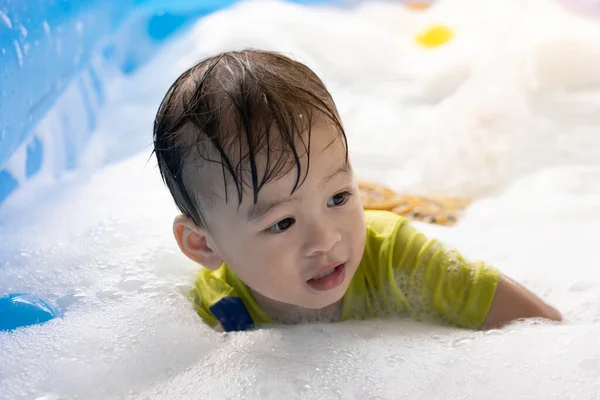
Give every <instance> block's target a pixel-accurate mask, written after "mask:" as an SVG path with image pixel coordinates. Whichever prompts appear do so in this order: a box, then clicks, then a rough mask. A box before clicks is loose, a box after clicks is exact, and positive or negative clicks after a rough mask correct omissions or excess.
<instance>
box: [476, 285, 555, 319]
mask: <svg viewBox="0 0 600 400" xmlns="http://www.w3.org/2000/svg"><path fill="white" fill-rule="evenodd" d="M519 318H546V319H549V320H552V321H562V315H561V314H560V312H558V310H556V309H555V308H554V307H552V306H550V305H548V304H546V303H545V302H544V301H543V300H542V299H540V298H539V297H537V296H536V295H535V294H533V293H531V292H530V291H529V290H527V289H526V288H524V287H523V286H521V285H520V284H518V283H517V282H515V281H513V280H512V279H510V278H508V277H506V276H501V277H500V281H499V282H498V286H497V287H496V294H495V295H494V300H492V305H491V306H490V310H489V312H488V315H487V317H486V319H485V322H484V323H483V326H482V328H484V329H490V328H499V327H502V326H504V325H506V324H508V323H510V322H512V321H515V320H517V319H519Z"/></svg>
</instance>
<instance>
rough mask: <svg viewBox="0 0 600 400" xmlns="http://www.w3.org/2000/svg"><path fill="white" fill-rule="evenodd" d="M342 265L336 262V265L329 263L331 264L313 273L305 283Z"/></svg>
mask: <svg viewBox="0 0 600 400" xmlns="http://www.w3.org/2000/svg"><path fill="white" fill-rule="evenodd" d="M342 264H344V263H343V262H338V263H331V264H327V265H326V266H324V267H322V268H321V269H319V270H318V271H316V272H315V273H313V274H312V275H311V276H310V278H308V279H307V281H310V280H311V279H313V278H314V277H315V276H317V275H320V274H322V273H323V272H327V271H329V270H332V269H334V268H337V267H339V266H340V265H342Z"/></svg>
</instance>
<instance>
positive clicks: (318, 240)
mask: <svg viewBox="0 0 600 400" xmlns="http://www.w3.org/2000/svg"><path fill="white" fill-rule="evenodd" d="M258 161H259V162H260V160H258ZM301 161H302V162H303V164H304V165H303V175H302V177H304V173H305V171H306V169H305V168H306V157H302V158H301ZM259 170H260V169H259ZM296 174H297V170H296V169H295V168H293V169H292V170H291V171H290V172H289V173H288V174H286V175H285V176H283V177H282V178H281V179H279V180H274V181H271V182H270V183H268V184H266V185H265V186H264V187H263V188H262V189H261V190H260V192H259V194H258V202H257V204H256V205H254V204H253V201H252V200H253V199H252V193H251V192H250V193H246V194H245V195H244V200H243V202H242V204H241V206H240V207H239V208H238V204H237V202H236V201H229V202H228V203H227V204H225V203H224V202H221V204H219V205H215V206H214V207H212V208H211V212H210V215H211V216H210V219H211V225H212V228H213V231H212V232H211V235H210V238H209V239H208V240H209V242H212V247H213V250H214V251H215V253H217V254H218V256H219V259H221V260H222V261H224V262H225V263H227V265H228V266H229V267H230V268H231V269H232V270H233V271H234V272H235V273H236V274H237V275H238V276H239V278H240V279H241V280H242V281H243V282H244V283H245V284H246V285H248V286H249V287H250V288H251V289H252V290H254V291H256V292H258V293H260V294H261V295H263V296H265V297H267V298H270V299H272V300H276V301H279V302H283V303H288V304H293V305H296V306H300V307H304V308H312V309H317V308H323V307H325V306H328V305H330V304H332V303H335V302H336V301H338V300H340V299H341V298H342V296H343V295H344V293H345V292H346V290H347V288H348V285H349V283H350V281H351V279H352V276H353V275H354V273H355V271H356V268H357V267H358V264H359V263H360V260H361V258H362V255H363V250H364V245H365V237H366V227H365V219H364V212H363V209H362V204H361V201H360V196H359V192H358V185H357V181H356V177H355V175H354V172H353V171H352V169H351V167H350V165H349V164H346V158H345V148H344V144H343V142H342V139H341V138H340V137H339V135H338V134H337V132H336V131H335V129H334V128H333V127H332V126H330V125H317V126H315V127H313V131H312V138H311V148H310V168H309V173H308V176H307V177H306V180H305V181H304V182H303V183H302V185H301V186H300V187H299V188H298V189H297V190H296V191H295V192H294V193H293V194H292V195H291V196H290V193H291V191H292V188H293V186H294V183H295V181H296ZM259 179H260V177H259ZM232 195H233V196H232ZM229 198H230V199H235V198H236V197H235V194H234V193H230V197H229ZM269 205H274V206H273V207H269ZM324 273H328V274H329V275H328V276H326V277H324V278H320V279H315V277H316V276H317V275H322V274H324Z"/></svg>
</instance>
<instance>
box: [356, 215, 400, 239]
mask: <svg viewBox="0 0 600 400" xmlns="http://www.w3.org/2000/svg"><path fill="white" fill-rule="evenodd" d="M365 222H366V226H367V237H369V236H388V235H391V234H393V233H394V232H395V231H397V230H398V229H399V228H400V227H402V225H404V224H405V223H407V222H408V219H407V218H405V217H403V216H401V215H398V214H396V213H393V212H391V211H385V210H365Z"/></svg>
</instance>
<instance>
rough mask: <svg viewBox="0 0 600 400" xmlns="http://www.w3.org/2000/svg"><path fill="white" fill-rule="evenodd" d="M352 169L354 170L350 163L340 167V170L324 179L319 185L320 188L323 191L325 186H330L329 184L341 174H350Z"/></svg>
mask: <svg viewBox="0 0 600 400" xmlns="http://www.w3.org/2000/svg"><path fill="white" fill-rule="evenodd" d="M351 169H352V167H351V166H350V163H349V162H345V163H344V164H343V165H342V166H340V167H339V168H338V169H336V170H335V171H333V172H332V173H331V174H329V175H327V176H325V177H324V178H323V180H322V181H321V183H319V188H321V189H323V188H324V187H325V186H327V185H328V184H329V182H331V181H332V180H333V179H334V178H335V177H336V176H338V175H339V174H348V173H350V171H351Z"/></svg>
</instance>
